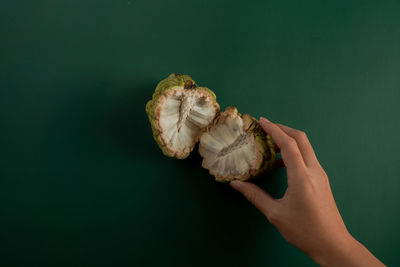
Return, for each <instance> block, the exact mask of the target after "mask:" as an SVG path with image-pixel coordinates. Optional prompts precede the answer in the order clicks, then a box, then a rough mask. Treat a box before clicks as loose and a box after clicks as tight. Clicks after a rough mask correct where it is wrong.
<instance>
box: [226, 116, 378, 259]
mask: <svg viewBox="0 0 400 267" xmlns="http://www.w3.org/2000/svg"><path fill="white" fill-rule="evenodd" d="M260 124H261V126H262V128H263V129H264V131H265V132H266V133H268V134H269V135H271V136H272V139H273V140H274V141H275V144H276V145H277V146H278V147H279V148H280V153H281V156H282V160H283V163H284V165H285V166H286V168H287V182H288V188H287V190H286V192H285V195H284V196H283V198H281V199H273V198H272V197H271V196H269V195H268V194H267V193H266V192H264V191H263V190H262V189H261V188H259V187H258V186H257V185H255V184H253V183H250V182H242V181H237V180H235V181H232V182H231V183H230V185H231V186H232V187H233V188H235V189H236V190H238V191H239V192H241V193H242V194H243V195H244V196H245V197H246V198H247V199H248V200H249V201H250V202H251V203H253V204H254V205H255V206H256V207H257V208H258V209H259V210H260V211H261V212H262V213H263V214H264V215H265V216H266V217H267V219H268V220H269V221H270V223H271V224H272V225H274V226H275V227H276V228H277V229H278V231H279V232H280V233H281V234H282V236H283V237H284V238H285V239H286V240H287V241H288V242H289V243H290V244H292V245H293V246H295V247H297V248H299V249H300V250H301V251H303V252H304V253H306V254H307V255H308V256H310V257H311V258H312V259H313V260H314V261H315V262H316V263H318V264H320V265H323V266H383V264H382V263H381V262H380V261H379V260H378V259H376V258H375V257H374V256H373V255H372V254H371V253H370V252H369V251H368V250H367V249H366V248H365V247H364V246H363V245H361V244H360V243H359V242H358V241H356V240H355V239H354V238H353V237H352V236H351V235H350V234H349V232H348V231H347V229H346V226H345V224H344V222H343V220H342V217H341V216H340V213H339V211H338V209H337V206H336V203H335V200H334V198H333V195H332V191H331V187H330V184H329V179H328V176H327V174H326V173H325V171H324V169H323V168H322V167H321V165H320V163H319V162H318V159H317V157H316V155H315V153H314V150H313V148H312V146H311V144H310V142H309V140H308V138H307V136H306V134H305V133H304V132H301V131H299V130H295V129H292V128H290V127H288V126H285V125H282V124H275V123H272V122H270V121H268V120H267V119H265V118H261V119H260Z"/></svg>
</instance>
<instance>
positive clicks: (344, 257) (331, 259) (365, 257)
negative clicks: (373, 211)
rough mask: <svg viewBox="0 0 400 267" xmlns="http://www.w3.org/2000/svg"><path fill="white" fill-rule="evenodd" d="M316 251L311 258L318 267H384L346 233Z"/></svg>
mask: <svg viewBox="0 0 400 267" xmlns="http://www.w3.org/2000/svg"><path fill="white" fill-rule="evenodd" d="M317 251H318V253H316V254H315V255H311V258H312V259H313V260H314V261H315V262H316V263H317V264H318V265H320V266H328V267H329V266H385V265H384V264H382V262H380V261H379V260H378V259H377V258H376V257H375V256H374V255H373V254H372V253H371V252H369V251H368V249H367V248H366V247H365V246H364V245H362V244H361V243H360V242H358V241H357V240H356V239H355V238H354V237H353V236H351V235H350V233H348V232H346V233H345V234H343V235H338V236H337V237H335V239H334V240H330V242H327V244H326V245H325V246H321V248H320V249H319V250H317Z"/></svg>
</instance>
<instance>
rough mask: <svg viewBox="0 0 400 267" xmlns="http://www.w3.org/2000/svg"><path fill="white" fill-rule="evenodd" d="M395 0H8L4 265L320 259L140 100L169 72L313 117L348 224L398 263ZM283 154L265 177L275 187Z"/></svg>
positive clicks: (0, 210) (309, 123)
mask: <svg viewBox="0 0 400 267" xmlns="http://www.w3.org/2000/svg"><path fill="white" fill-rule="evenodd" d="M399 14H400V3H399V1H390V0H386V1H372V0H371V1H329V2H328V1H319V0H318V1H317V0H316V1H242V3H240V2H238V1H237V2H234V1H227V0H225V1H216V0H213V1H212V0H207V1H183V0H182V1H178V0H175V1H162V0H158V1H152V0H146V1H145V0H128V1H126V0H125V1H117V0H116V1H111V0H104V1H100V0H91V1H89V0H85V1H73V0H64V1H55V0H48V1H2V2H1V4H0V48H1V50H0V53H1V54H0V68H1V69H0V70H1V72H0V242H1V243H0V265H2V266H84V265H92V266H101V265H109V266H111V265H112V266H313V262H312V261H311V260H310V259H308V258H307V257H306V256H305V255H303V254H302V253H301V252H299V251H298V250H297V249H295V248H293V247H292V246H291V245H289V244H287V243H286V242H285V241H284V240H283V238H281V236H280V234H279V233H278V232H277V231H276V230H275V229H274V228H273V227H272V226H271V225H270V224H269V223H268V222H267V221H266V219H264V218H263V216H262V215H261V214H260V213H259V212H258V211H257V210H256V209H255V208H253V207H252V206H251V205H250V204H248V203H247V202H246V201H245V199H244V198H242V196H240V195H239V194H238V193H236V192H233V190H231V189H230V188H229V187H228V186H226V185H221V184H217V183H215V182H214V181H213V178H212V177H211V176H209V175H208V174H207V172H206V171H205V170H203V169H202V168H201V166H200V158H199V156H197V155H196V153H194V155H193V156H191V157H190V158H188V159H187V160H182V161H179V160H175V159H170V158H166V157H164V156H163V155H162V153H161V151H160V150H159V149H158V147H157V146H156V143H155V142H154V141H153V139H152V134H151V129H150V126H149V124H148V121H147V117H146V115H145V112H144V107H145V103H146V101H147V100H149V99H150V97H151V94H152V92H153V90H154V88H155V86H156V84H157V82H158V81H159V80H160V79H162V78H165V77H166V76H167V75H168V74H170V73H171V72H180V73H187V74H191V75H192V76H193V78H194V79H195V80H196V81H197V82H198V83H199V84H200V85H205V86H208V87H210V88H211V89H213V90H214V91H215V93H216V94H217V96H218V100H219V103H220V104H221V107H223V108H225V107H226V106H227V105H232V104H233V105H236V106H237V107H238V109H239V111H241V112H243V113H250V114H252V115H254V116H256V117H259V116H261V115H263V116H266V117H267V118H269V119H271V120H273V121H279V122H281V123H284V124H287V125H290V126H292V127H295V128H299V129H302V130H304V131H306V132H307V133H308V135H309V137H310V139H311V141H312V144H313V145H314V147H315V150H316V152H317V154H318V157H319V159H320V161H321V163H322V164H323V166H324V167H325V169H326V171H327V173H328V175H329V177H330V180H331V185H332V189H333V192H334V195H335V197H336V200H337V203H338V206H339V209H340V210H341V213H342V215H343V218H344V220H345V222H346V224H347V226H348V228H349V230H350V231H351V233H352V234H353V235H354V236H355V237H356V238H357V239H359V240H360V241H361V242H363V243H364V244H365V245H366V246H367V247H368V248H369V249H370V250H372V252H373V253H375V254H376V255H377V257H379V258H380V259H381V260H383V261H384V262H385V263H386V264H388V265H392V266H395V265H400V259H399V258H398V252H399V251H400V241H399V238H400V234H399V233H400V232H399V230H398V227H399V225H400V214H399V204H400V203H399V202H400V192H399V190H400V160H399V158H400V157H399V150H400V139H399V134H400V124H399V115H400V108H399V106H400V105H399V102H400V15H399ZM285 183H286V181H285V171H284V170H278V171H274V172H273V173H271V174H270V175H268V176H266V177H265V179H263V180H261V181H260V182H258V184H260V185H261V186H262V187H263V188H264V189H266V190H267V191H269V192H270V193H271V194H273V195H274V196H281V195H282V194H283V192H284V190H285Z"/></svg>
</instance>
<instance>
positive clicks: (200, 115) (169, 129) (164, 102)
mask: <svg viewBox="0 0 400 267" xmlns="http://www.w3.org/2000/svg"><path fill="white" fill-rule="evenodd" d="M146 112H147V115H148V117H149V120H150V123H151V128H152V130H153V136H154V139H155V140H156V142H157V144H158V145H159V147H160V148H161V150H162V151H163V153H164V154H165V155H166V156H169V157H176V158H179V159H183V158H186V157H187V156H188V155H189V154H190V152H191V151H192V150H193V148H194V146H195V145H196V143H197V142H198V140H199V136H200V134H201V132H202V130H203V129H204V128H205V127H207V126H208V125H209V124H210V123H211V122H212V121H213V120H214V118H215V116H216V115H217V114H218V112H219V105H218V103H217V102H216V97H215V94H214V93H213V92H212V91H211V90H210V89H208V88H205V87H199V86H197V85H196V83H195V82H194V81H193V80H192V78H191V77H190V76H188V75H182V74H171V75H170V76H169V77H168V78H166V79H164V80H162V81H161V82H160V83H159V84H158V85H157V88H156V90H155V92H154V94H153V98H152V100H150V101H149V102H147V104H146Z"/></svg>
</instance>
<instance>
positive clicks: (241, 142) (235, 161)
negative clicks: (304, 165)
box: [199, 107, 276, 182]
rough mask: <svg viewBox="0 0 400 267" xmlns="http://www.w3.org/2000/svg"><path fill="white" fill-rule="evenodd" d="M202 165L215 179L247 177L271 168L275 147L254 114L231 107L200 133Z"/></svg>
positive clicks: (227, 179)
mask: <svg viewBox="0 0 400 267" xmlns="http://www.w3.org/2000/svg"><path fill="white" fill-rule="evenodd" d="M199 152H200V155H201V156H202V157H203V167H204V168H205V169H208V170H209V172H210V174H212V175H214V176H215V179H216V181H219V182H228V181H232V180H247V179H249V178H250V177H252V176H256V175H259V174H261V173H263V172H264V171H266V170H268V169H271V168H272V166H273V164H274V161H275V154H276V153H275V150H274V146H273V143H272V140H271V137H270V136H269V135H267V134H265V132H264V131H263V130H262V128H261V126H260V125H259V123H258V121H257V120H256V119H255V118H253V117H252V116H250V115H248V114H245V115H241V114H239V113H238V111H237V109H236V108H235V107H228V108H226V109H225V112H222V113H220V114H219V116H218V117H217V118H216V119H215V120H214V121H213V123H212V124H211V125H209V127H207V129H206V131H205V132H204V133H203V134H202V135H201V137H200V145H199Z"/></svg>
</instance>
